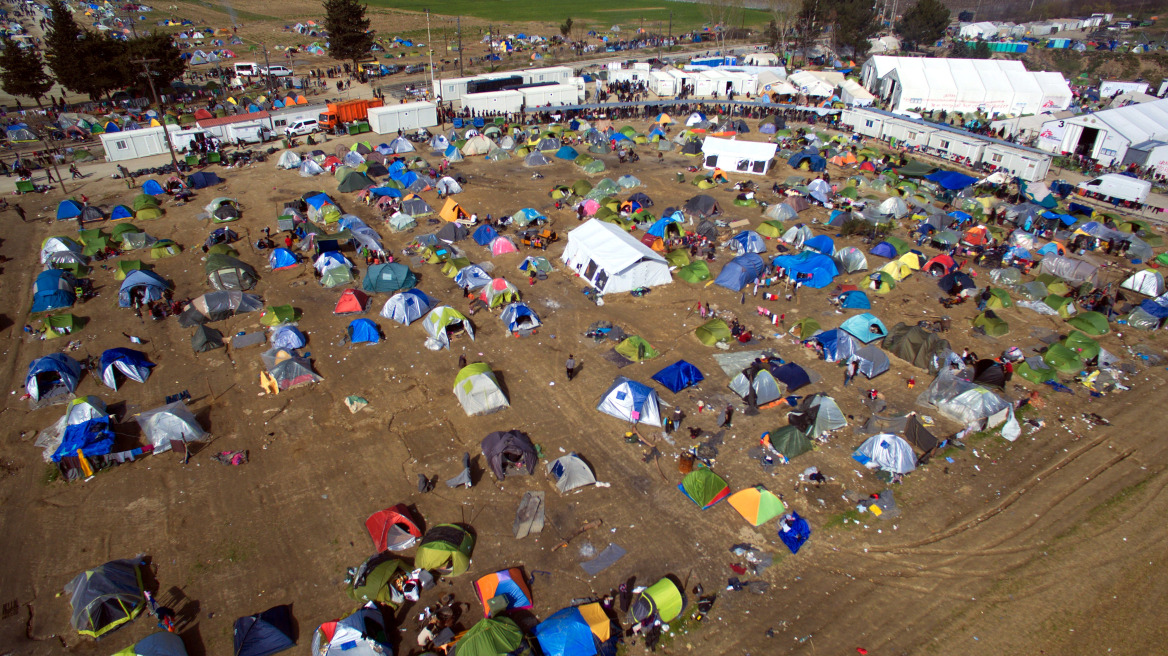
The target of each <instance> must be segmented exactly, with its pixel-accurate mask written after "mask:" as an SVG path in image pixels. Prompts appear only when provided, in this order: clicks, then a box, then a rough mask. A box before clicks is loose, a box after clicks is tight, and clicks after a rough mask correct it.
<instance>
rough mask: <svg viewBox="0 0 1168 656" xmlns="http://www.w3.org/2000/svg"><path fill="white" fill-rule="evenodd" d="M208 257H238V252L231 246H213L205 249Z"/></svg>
mask: <svg viewBox="0 0 1168 656" xmlns="http://www.w3.org/2000/svg"><path fill="white" fill-rule="evenodd" d="M207 254H208V255H226V256H227V257H239V251H237V250H235V249H234V248H232V247H231V244H215V245H214V246H212V247H211V248H208V249H207Z"/></svg>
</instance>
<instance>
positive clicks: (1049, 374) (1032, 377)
mask: <svg viewBox="0 0 1168 656" xmlns="http://www.w3.org/2000/svg"><path fill="white" fill-rule="evenodd" d="M1014 373H1016V374H1018V375H1019V376H1021V377H1022V378H1025V379H1026V380H1028V381H1030V382H1032V383H1038V384H1041V383H1045V382H1046V381H1048V380H1058V374H1057V373H1055V370H1054V369H1048V368H1045V367H1042V368H1036V367H1031V366H1030V363H1028V362H1026V361H1022V362H1019V363H1018V364H1017V365H1016V366H1015V367H1014Z"/></svg>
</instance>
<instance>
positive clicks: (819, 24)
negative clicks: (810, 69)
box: [794, 0, 827, 58]
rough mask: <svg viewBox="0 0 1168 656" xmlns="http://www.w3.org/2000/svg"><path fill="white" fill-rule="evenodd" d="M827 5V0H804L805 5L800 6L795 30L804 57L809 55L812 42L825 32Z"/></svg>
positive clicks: (796, 39)
mask: <svg viewBox="0 0 1168 656" xmlns="http://www.w3.org/2000/svg"><path fill="white" fill-rule="evenodd" d="M826 5H827V0H803V5H802V6H801V7H799V13H798V15H796V17H795V29H794V32H795V41H796V42H797V43H798V45H799V50H801V51H803V57H804V58H806V57H807V51H808V50H809V49H810V48H811V44H813V43H814V42H815V40H816V39H818V38H819V34H820V33H821V32H823V25H824V20H825V19H826V17H827V11H826V9H827V6H826Z"/></svg>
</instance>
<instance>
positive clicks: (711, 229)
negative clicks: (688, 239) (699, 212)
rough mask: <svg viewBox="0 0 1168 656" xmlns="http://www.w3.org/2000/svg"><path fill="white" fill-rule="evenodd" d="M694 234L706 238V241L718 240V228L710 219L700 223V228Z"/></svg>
mask: <svg viewBox="0 0 1168 656" xmlns="http://www.w3.org/2000/svg"><path fill="white" fill-rule="evenodd" d="M694 232H696V233H697V234H699V235H701V236H702V237H705V238H706V239H709V240H710V241H714V240H716V239H717V238H718V227H717V226H715V225H714V222H713V221H710V220H709V219H706V220H704V221H701V222H700V223H698V227H697V229H696V230H694Z"/></svg>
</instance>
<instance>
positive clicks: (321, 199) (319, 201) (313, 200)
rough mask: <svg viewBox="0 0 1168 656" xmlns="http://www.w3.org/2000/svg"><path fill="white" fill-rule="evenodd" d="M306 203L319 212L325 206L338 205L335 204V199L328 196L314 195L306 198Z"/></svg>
mask: <svg viewBox="0 0 1168 656" xmlns="http://www.w3.org/2000/svg"><path fill="white" fill-rule="evenodd" d="M304 202H306V203H308V204H309V205H311V206H312V207H313V208H314V209H318V210H319V209H320V208H322V207H324V206H325V205H336V203H334V202H333V199H331V198H329V197H328V194H313V195H312V196H309V197H308V198H305V199H304Z"/></svg>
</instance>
